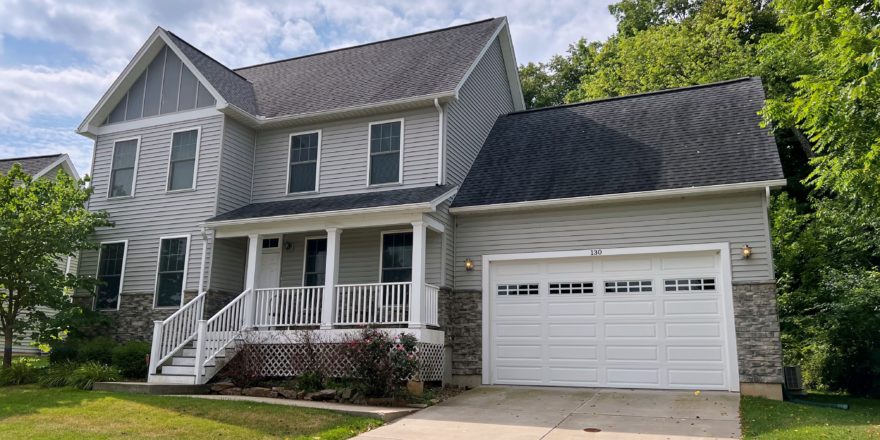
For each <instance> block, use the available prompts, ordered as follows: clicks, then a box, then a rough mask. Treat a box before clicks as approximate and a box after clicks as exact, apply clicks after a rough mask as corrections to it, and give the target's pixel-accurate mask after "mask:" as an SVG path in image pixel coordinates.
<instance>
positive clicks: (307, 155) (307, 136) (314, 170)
mask: <svg viewBox="0 0 880 440" xmlns="http://www.w3.org/2000/svg"><path fill="white" fill-rule="evenodd" d="M319 144H320V134H319V133H318V132H314V133H304V134H298V135H293V136H291V137H290V164H289V172H290V177H289V179H290V181H289V182H287V192H290V193H295V192H305V191H315V190H316V189H317V175H318V149H319V148H320V146H319Z"/></svg>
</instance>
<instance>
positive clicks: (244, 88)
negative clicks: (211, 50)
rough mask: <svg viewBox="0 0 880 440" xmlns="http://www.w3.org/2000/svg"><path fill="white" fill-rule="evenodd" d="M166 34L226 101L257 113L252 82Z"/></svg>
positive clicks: (173, 36)
mask: <svg viewBox="0 0 880 440" xmlns="http://www.w3.org/2000/svg"><path fill="white" fill-rule="evenodd" d="M168 36H169V37H170V38H171V41H173V42H174V44H176V45H177V47H178V48H179V49H180V51H181V52H183V54H184V55H186V57H187V58H189V60H190V62H192V63H193V65H195V66H196V69H198V70H199V72H201V73H202V75H204V76H205V79H207V80H208V82H209V83H211V85H212V86H214V88H215V89H217V92H219V93H220V95H222V96H223V99H225V100H226V102H228V103H230V104H232V105H234V106H236V107H238V108H240V109H242V110H244V111H246V112H248V113H250V114H252V115H256V114H258V113H257V99H256V97H255V95H254V86H253V84H251V83H250V82H248V80H246V79H245V78H243V77H242V76H240V75H238V74H237V73H235V72H233V71H232V70H230V69H229V68H228V67H226V66H224V65H223V64H220V63H219V62H218V61H217V60H215V59H213V58H211V57H209V56H208V55H206V54H205V53H204V52H202V51H200V50H198V49H196V48H195V47H194V46H192V45H191V44H189V43H187V42H186V41H183V39H181V38H180V37H178V36H177V35H174V34H173V33H171V32H168Z"/></svg>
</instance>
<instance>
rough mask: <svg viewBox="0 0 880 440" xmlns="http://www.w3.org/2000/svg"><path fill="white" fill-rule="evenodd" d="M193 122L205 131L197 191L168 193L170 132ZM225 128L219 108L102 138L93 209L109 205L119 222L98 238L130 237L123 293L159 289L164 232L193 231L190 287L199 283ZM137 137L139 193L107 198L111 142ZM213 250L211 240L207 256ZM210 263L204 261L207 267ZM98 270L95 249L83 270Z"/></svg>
mask: <svg viewBox="0 0 880 440" xmlns="http://www.w3.org/2000/svg"><path fill="white" fill-rule="evenodd" d="M190 127H201V130H202V131H201V139H200V145H199V156H198V176H197V183H196V190H194V191H184V192H177V193H170V194H169V193H166V192H165V188H166V182H167V177H168V155H169V151H170V148H171V132H172V131H175V130H180V129H186V128H190ZM222 127H223V116H222V115H220V114H219V113H218V114H217V115H216V116H212V117H208V118H203V119H197V120H192V121H187V122H183V123H177V124H167V125H159V126H154V127H149V128H144V129H140V130H136V131H129V132H121V133H114V134H110V135H104V136H99V137H98V140H97V143H96V152H95V163H94V168H93V169H94V180H93V182H94V187H95V193H94V195H93V196H92V199H91V201H90V205H89V208H90V209H92V210H106V211H107V212H109V214H110V218H111V220H113V221H114V222H116V227H114V228H106V229H102V230H100V231H98V232H97V233H96V236H95V240H96V241H101V242H106V241H120V240H128V241H129V242H128V253H127V255H126V260H127V261H126V266H125V279H124V285H123V286H122V292H123V294H124V293H126V292H141V293H142V292H154V291H155V283H156V268H157V266H156V265H157V261H158V252H159V237H160V236H174V235H189V237H190V240H189V257H188V258H189V260H188V268H187V279H186V289H187V290H195V289H196V288H197V287H198V281H199V266H200V263H201V261H200V259H201V250H202V238H201V233H200V229H199V226H198V225H199V223H201V222H202V221H204V220H205V219H207V218H210V217H211V216H213V215H214V213H215V204H216V198H217V195H216V192H217V172H218V169H219V155H220V144H221V142H222V130H223V128H222ZM134 136H140V137H141V142H140V150H139V152H138V163H137V176H136V188H135V196H134V197H133V198H121V199H111V200H108V199H107V188H108V185H109V182H110V161H111V158H112V154H113V143H114V141H116V140H119V139H126V138H131V137H134ZM212 253H213V252H212V250H211V249H210V245H209V248H208V252H207V258H208V259H210V257H211V255H212ZM209 263H210V261H208V262H206V267H208V265H209ZM96 271H97V252H94V251H91V252H84V253H83V256H82V259H81V264H80V273H81V274H84V275H91V276H94V275H95V273H96Z"/></svg>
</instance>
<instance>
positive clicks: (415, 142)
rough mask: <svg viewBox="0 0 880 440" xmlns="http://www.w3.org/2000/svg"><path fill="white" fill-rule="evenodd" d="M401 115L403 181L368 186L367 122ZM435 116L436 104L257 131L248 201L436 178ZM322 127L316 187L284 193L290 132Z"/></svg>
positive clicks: (429, 181)
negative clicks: (315, 191) (251, 189)
mask: <svg viewBox="0 0 880 440" xmlns="http://www.w3.org/2000/svg"><path fill="white" fill-rule="evenodd" d="M400 118H403V119H404V129H403V184H402V185H391V186H388V185H383V186H381V187H379V188H375V189H373V188H367V168H368V151H369V143H368V136H369V129H368V127H369V124H370V123H371V122H378V121H387V120H393V119H400ZM438 124H439V116H438V114H437V110H436V109H435V108H434V107H427V108H423V109H418V110H412V111H408V112H401V113H388V114H381V115H376V116H372V117H368V118H357V119H346V120H342V121H336V122H330V123H326V124H316V125H308V126H297V127H291V128H284V129H275V130H270V131H260V132H258V133H257V148H256V159H255V160H256V163H255V166H254V185H253V197H252V203H259V202H270V201H277V200H287V199H290V198H295V197H322V196H332V195H340V194H352V193H359V192H367V191H378V190H383V189H385V190H387V189H399V188H410V187H418V186H428V185H433V184H435V183H437V152H438V145H437V144H438V133H439V125H438ZM315 130H321V151H320V178H319V185H318V189H319V191H318V192H317V193H306V194H291V195H287V193H286V192H287V163H288V162H287V161H288V150H289V145H290V135H291V134H293V133H302V132H309V131H315Z"/></svg>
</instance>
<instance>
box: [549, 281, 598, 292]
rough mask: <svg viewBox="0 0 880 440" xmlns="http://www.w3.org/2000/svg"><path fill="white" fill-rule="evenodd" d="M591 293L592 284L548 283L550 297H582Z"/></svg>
mask: <svg viewBox="0 0 880 440" xmlns="http://www.w3.org/2000/svg"><path fill="white" fill-rule="evenodd" d="M592 293H593V283H592V282H574V283H550V294H551V295H584V294H592Z"/></svg>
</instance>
